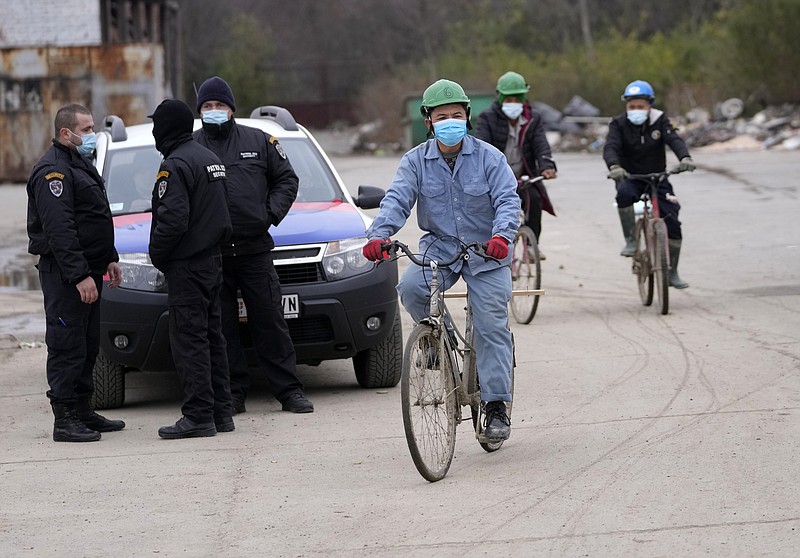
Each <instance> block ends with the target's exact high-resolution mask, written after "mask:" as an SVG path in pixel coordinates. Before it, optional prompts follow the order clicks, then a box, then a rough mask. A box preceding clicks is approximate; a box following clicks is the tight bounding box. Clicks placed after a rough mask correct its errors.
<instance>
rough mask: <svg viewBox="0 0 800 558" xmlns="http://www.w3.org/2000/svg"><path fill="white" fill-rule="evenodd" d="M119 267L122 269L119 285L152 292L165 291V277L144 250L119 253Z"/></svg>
mask: <svg viewBox="0 0 800 558" xmlns="http://www.w3.org/2000/svg"><path fill="white" fill-rule="evenodd" d="M119 268H120V269H121V270H122V283H121V284H120V287H124V288H126V289H134V290H137V291H151V292H154V293H165V292H167V278H166V277H164V274H163V273H161V272H160V271H159V270H158V269H156V268H155V267H154V266H153V264H152V262H151V261H150V255H149V254H146V253H144V252H129V253H125V254H120V255H119Z"/></svg>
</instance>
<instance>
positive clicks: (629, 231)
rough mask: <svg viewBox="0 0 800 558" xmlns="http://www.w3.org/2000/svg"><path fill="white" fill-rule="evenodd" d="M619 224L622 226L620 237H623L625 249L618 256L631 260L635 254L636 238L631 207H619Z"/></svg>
mask: <svg viewBox="0 0 800 558" xmlns="http://www.w3.org/2000/svg"><path fill="white" fill-rule="evenodd" d="M618 211H619V222H620V223H621V224H622V235H623V236H624V237H625V247H624V248H623V249H622V251H621V252H620V253H619V255H620V256H625V257H626V258H632V257H633V255H634V254H636V237H635V236H634V229H635V228H636V215H634V213H633V206H630V207H620V208H618Z"/></svg>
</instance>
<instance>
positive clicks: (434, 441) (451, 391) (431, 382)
mask: <svg viewBox="0 0 800 558" xmlns="http://www.w3.org/2000/svg"><path fill="white" fill-rule="evenodd" d="M434 331H435V330H434V329H433V328H432V327H431V326H429V325H425V324H419V325H417V326H416V327H415V328H414V329H413V330H412V331H411V335H409V337H408V340H407V342H406V348H405V354H404V357H403V374H402V376H401V379H400V398H401V400H402V404H403V426H404V428H405V433H406V442H407V443H408V449H409V451H410V452H411V459H412V460H413V461H414V465H415V466H416V468H417V471H419V473H420V475H422V476H423V478H425V479H426V480H428V481H431V482H435V481H438V480H441V479H443V478H444V476H445V475H446V474H447V471H448V470H449V469H450V463H451V462H452V461H453V452H454V451H455V447H456V423H457V414H456V413H457V409H458V402H457V395H456V385H455V377H454V375H453V363H452V361H451V355H450V354H449V353H447V352H445V351H443V350H442V347H441V345H440V343H439V339H438V338H437V337H436V336H435V335H434Z"/></svg>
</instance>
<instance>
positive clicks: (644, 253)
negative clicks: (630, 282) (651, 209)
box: [632, 219, 653, 306]
mask: <svg viewBox="0 0 800 558" xmlns="http://www.w3.org/2000/svg"><path fill="white" fill-rule="evenodd" d="M635 234H636V252H635V253H634V254H633V262H632V266H633V274H634V275H636V283H637V284H638V286H639V298H640V299H641V300H642V304H644V305H645V306H650V305H651V304H653V265H652V262H651V261H650V252H649V251H648V249H647V227H646V225H645V221H644V219H639V220H637V221H636V233H635Z"/></svg>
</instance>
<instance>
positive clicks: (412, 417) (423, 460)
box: [382, 241, 513, 482]
mask: <svg viewBox="0 0 800 558" xmlns="http://www.w3.org/2000/svg"><path fill="white" fill-rule="evenodd" d="M382 249H383V251H386V252H388V253H389V254H390V257H392V256H396V254H397V251H398V250H402V251H403V252H404V253H405V255H406V256H408V258H409V259H410V260H411V261H412V262H413V263H414V264H416V265H419V266H422V267H426V268H429V269H430V270H431V277H430V279H429V280H428V281H429V283H428V288H429V292H430V298H429V311H428V315H427V316H425V317H424V318H422V319H421V320H420V321H419V323H418V324H417V325H416V326H415V327H414V329H413V330H412V331H411V333H410V334H409V335H408V339H407V341H406V346H405V349H404V354H403V374H402V377H401V380H400V399H401V401H402V410H403V426H404V429H405V433H406V441H407V442H408V448H409V451H410V453H411V458H412V460H413V461H414V465H415V466H416V467H417V470H418V471H419V473H420V474H421V475H422V476H423V477H424V478H425V479H427V480H428V481H431V482H435V481H437V480H441V479H442V478H444V476H445V475H446V474H447V471H448V470H449V468H450V464H451V463H452V459H453V453H454V450H455V437H456V427H457V426H458V424H460V423H461V422H462V420H463V418H462V410H461V409H462V407H464V406H469V407H470V408H471V416H472V421H473V427H474V430H475V437H476V439H477V440H478V443H479V444H480V445H481V447H482V448H483V449H484V450H485V451H487V452H493V451H496V450H498V449H500V447H501V446H502V445H503V441H504V440H494V441H493V440H491V439H488V438H487V437H486V436H485V435H483V421H482V420H481V419H482V417H483V407H482V405H481V397H480V387H479V379H478V372H477V362H476V353H475V346H474V338H473V335H474V333H473V332H474V328H473V315H472V306H471V305H470V301H469V293H468V292H464V293H445V292H443V290H442V283H443V281H442V279H441V276H440V269H441V268H442V267H448V266H450V265H452V264H453V263H455V262H456V261H458V260H459V259H461V258H465V257H469V256H468V254H467V250H470V249H471V250H474V251H476V253H477V254H479V255H483V256H484V257H486V256H485V252H484V248H483V247H482V246H481V245H480V244H479V243H473V244H471V245H469V246H464V245H462V247H461V250H460V251H459V253H458V254H457V255H456V256H455V257H454V258H453V259H452V261H449V262H436V261H423V260H424V258H423V259H422V260H420V259H418V258H417V257H416V255H414V254H413V253H412V252H411V251H410V250H409V249H408V247H407V246H406V245H405V244H402V243H401V242H398V241H393V242H391V243H387V244H384V245H383V246H382ZM446 298H465V301H466V305H465V308H464V309H465V322H466V325H465V327H464V332H463V333H462V332H461V331H460V330H459V327H458V325H457V323H456V322H455V320H454V319H453V316H452V314H451V313H450V311H449V309H448V308H447V304H446V303H445V299H446ZM451 331H452V332H453V334H454V335H455V337H456V338H452V337H451ZM459 340H460V342H461V344H462V345H463V346H459ZM512 340H513V338H512ZM511 374H512V376H511V381H512V384H511V390H512V393H513V368H512V370H511ZM508 412H509V413H510V405H509V407H508Z"/></svg>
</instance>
